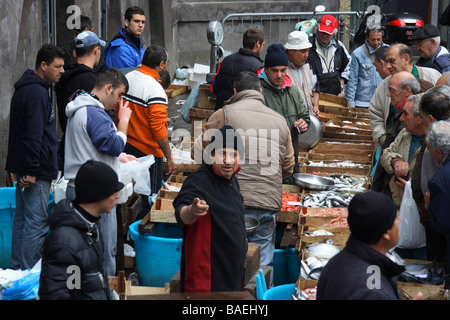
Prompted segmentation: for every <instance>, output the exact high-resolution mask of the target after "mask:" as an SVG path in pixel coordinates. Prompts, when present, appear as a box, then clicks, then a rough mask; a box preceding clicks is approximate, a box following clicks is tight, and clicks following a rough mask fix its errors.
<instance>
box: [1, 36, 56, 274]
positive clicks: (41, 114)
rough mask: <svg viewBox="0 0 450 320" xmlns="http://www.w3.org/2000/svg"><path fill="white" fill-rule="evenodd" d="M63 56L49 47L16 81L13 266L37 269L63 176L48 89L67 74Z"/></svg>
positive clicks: (11, 164) (11, 156)
mask: <svg viewBox="0 0 450 320" xmlns="http://www.w3.org/2000/svg"><path fill="white" fill-rule="evenodd" d="M64 58H65V53H64V50H62V49H60V48H58V47H55V46H53V45H50V44H48V45H44V46H43V47H42V48H41V49H40V50H39V52H38V54H37V58H36V66H35V69H34V70H27V71H25V73H24V74H23V75H22V77H21V78H20V80H19V81H17V82H16V84H15V92H14V95H13V98H12V101H11V111H10V112H11V114H10V126H9V128H10V129H9V143H8V155H7V158H6V170H7V171H8V172H11V173H13V174H15V175H16V177H17V182H18V184H17V188H16V213H15V215H14V222H13V236H12V257H11V260H12V261H11V268H12V269H22V270H23V269H30V268H33V267H34V265H35V264H36V263H37V262H38V261H39V259H40V258H41V249H42V244H43V242H44V238H45V236H46V234H47V232H48V226H47V217H48V202H49V196H50V185H51V182H52V180H54V179H56V178H57V175H58V159H57V154H58V135H57V132H56V117H55V112H54V110H53V106H52V102H51V100H50V96H49V89H50V84H51V83H57V82H58V81H59V80H60V79H61V75H62V74H63V73H64Z"/></svg>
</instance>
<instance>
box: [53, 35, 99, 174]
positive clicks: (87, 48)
mask: <svg viewBox="0 0 450 320" xmlns="http://www.w3.org/2000/svg"><path fill="white" fill-rule="evenodd" d="M105 45H106V43H105V41H103V40H100V39H99V38H98V36H97V35H96V34H95V33H93V32H91V31H85V32H82V33H80V34H79V35H78V36H77V38H76V39H75V47H76V49H75V50H76V61H72V62H69V64H68V65H66V66H65V69H66V72H65V73H64V75H63V76H62V77H61V81H60V82H59V83H57V84H56V85H55V92H56V101H57V104H58V119H59V124H60V125H61V130H62V132H63V136H62V138H61V144H60V147H59V151H58V154H59V158H60V163H59V168H60V171H64V170H63V169H64V140H65V138H64V137H65V133H66V126H67V116H66V106H67V104H68V103H69V100H70V98H71V97H72V95H73V94H74V93H75V92H76V91H78V90H84V91H86V92H91V90H92V89H94V85H95V82H96V81H97V79H98V74H97V72H96V71H95V67H96V66H98V64H99V62H100V58H101V55H102V52H101V48H102V47H104V46H105Z"/></svg>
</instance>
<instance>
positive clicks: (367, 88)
mask: <svg viewBox="0 0 450 320" xmlns="http://www.w3.org/2000/svg"><path fill="white" fill-rule="evenodd" d="M382 46H385V44H384V43H383V32H382V30H381V29H367V30H366V41H365V43H364V44H363V45H361V46H359V47H358V48H356V50H355V51H353V53H352V55H351V57H352V59H351V62H350V77H349V78H348V82H347V93H346V97H347V99H348V104H349V106H350V107H351V108H354V107H359V108H369V104H370V100H371V99H372V96H373V94H374V93H375V90H376V89H377V87H378V86H379V85H380V83H381V81H383V79H381V77H380V75H379V74H378V72H377V69H376V66H375V51H377V49H378V48H380V47H382Z"/></svg>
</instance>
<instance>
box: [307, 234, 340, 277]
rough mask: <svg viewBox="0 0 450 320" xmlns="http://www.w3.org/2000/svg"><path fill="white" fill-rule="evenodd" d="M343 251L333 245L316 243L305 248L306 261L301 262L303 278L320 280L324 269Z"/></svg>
mask: <svg viewBox="0 0 450 320" xmlns="http://www.w3.org/2000/svg"><path fill="white" fill-rule="evenodd" d="M340 251H341V249H340V248H339V247H337V246H335V245H333V244H331V243H322V242H316V243H313V244H311V245H309V246H307V247H306V248H305V258H306V262H305V261H303V260H302V261H301V262H300V265H301V267H300V272H301V275H302V277H303V278H305V279H313V280H319V278H320V274H321V272H322V270H323V267H324V266H325V265H326V264H327V263H328V261H329V260H330V259H331V258H332V257H334V256H335V255H336V254H338V253H339V252H340Z"/></svg>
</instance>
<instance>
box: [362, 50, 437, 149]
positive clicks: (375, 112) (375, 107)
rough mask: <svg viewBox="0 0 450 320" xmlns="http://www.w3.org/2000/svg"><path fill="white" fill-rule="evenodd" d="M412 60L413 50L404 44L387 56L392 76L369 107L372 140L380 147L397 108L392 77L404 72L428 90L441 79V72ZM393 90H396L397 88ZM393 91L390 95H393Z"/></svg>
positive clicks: (375, 94)
mask: <svg viewBox="0 0 450 320" xmlns="http://www.w3.org/2000/svg"><path fill="white" fill-rule="evenodd" d="M411 59H412V53H411V49H410V48H409V47H408V46H407V45H404V44H402V43H398V44H394V45H393V46H391V47H390V48H389V51H388V52H387V54H386V61H387V62H388V64H387V68H388V69H389V71H390V72H391V76H389V77H387V78H386V79H384V80H383V82H381V84H380V85H379V86H378V88H377V90H375V93H374V95H373V97H372V99H371V100H370V105H369V113H370V126H371V128H372V138H373V140H374V141H375V143H376V144H377V145H379V146H382V145H383V143H384V141H385V139H386V133H387V132H388V130H389V129H388V119H390V117H392V116H393V114H392V112H393V106H395V104H394V102H392V103H391V99H392V96H391V94H388V91H389V88H390V80H391V77H392V75H394V74H396V73H399V72H402V71H406V72H409V73H411V74H412V75H413V76H414V77H415V78H416V79H417V80H419V81H420V82H421V85H422V84H424V83H425V84H427V86H425V87H426V88H429V87H431V86H434V85H435V84H436V82H437V80H438V79H439V78H440V77H441V73H440V72H439V71H437V70H435V69H432V68H426V67H419V66H417V65H416V64H414V63H413V62H412V60H411ZM424 81H425V82H424ZM392 90H395V88H393V89H392ZM392 90H391V92H390V93H393V92H392ZM422 91H424V90H422Z"/></svg>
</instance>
